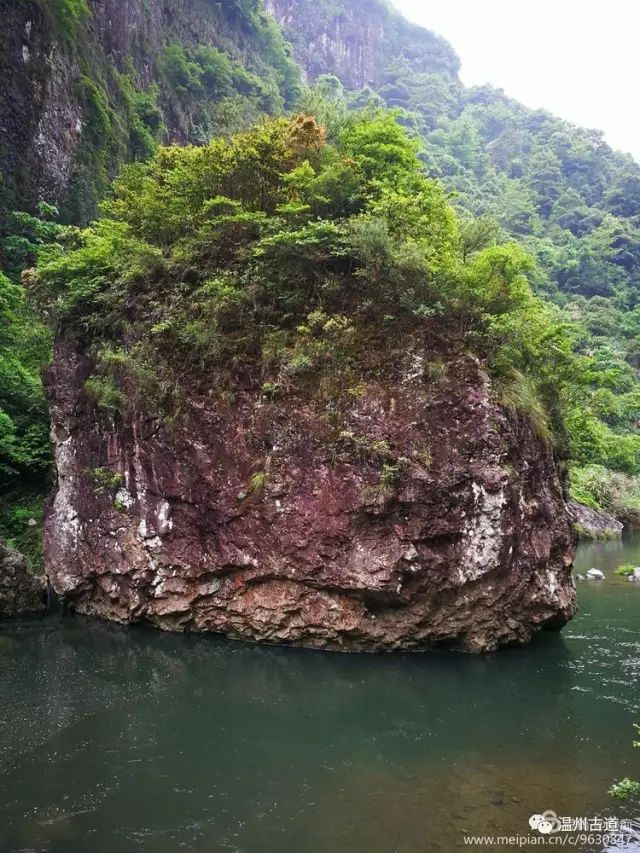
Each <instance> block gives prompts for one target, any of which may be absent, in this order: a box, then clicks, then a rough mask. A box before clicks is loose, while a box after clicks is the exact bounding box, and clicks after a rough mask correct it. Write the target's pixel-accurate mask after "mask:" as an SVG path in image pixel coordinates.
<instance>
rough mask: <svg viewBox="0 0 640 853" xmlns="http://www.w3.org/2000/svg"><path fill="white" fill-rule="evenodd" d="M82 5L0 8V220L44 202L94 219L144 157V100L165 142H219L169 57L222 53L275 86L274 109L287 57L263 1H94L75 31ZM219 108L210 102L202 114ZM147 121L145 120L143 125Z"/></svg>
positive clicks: (203, 100)
mask: <svg viewBox="0 0 640 853" xmlns="http://www.w3.org/2000/svg"><path fill="white" fill-rule="evenodd" d="M84 2H85V0H24V2H20V3H4V4H2V11H3V15H4V17H3V26H2V29H1V30H0V72H1V73H0V177H1V178H2V180H1V182H0V214H2V208H3V207H4V208H8V209H12V208H13V209H18V210H23V209H31V208H33V207H34V205H35V203H36V202H37V201H39V200H45V201H48V202H56V203H61V202H62V203H65V202H66V203H67V205H68V209H67V210H66V211H65V218H67V219H69V220H70V221H73V222H76V221H81V220H82V219H87V218H89V217H91V216H92V215H93V214H94V213H95V204H96V203H97V202H98V201H99V200H100V197H101V196H102V195H103V194H104V192H105V191H106V189H107V185H108V179H109V178H111V177H113V176H114V175H115V174H116V173H117V171H118V170H119V168H120V167H121V166H122V165H123V163H125V162H126V161H128V160H131V159H134V158H135V157H136V156H139V155H140V154H141V152H140V151H137V150H136V140H135V138H134V136H133V137H132V130H133V131H134V135H135V132H136V131H135V128H132V122H137V121H138V119H139V118H140V116H139V115H138V116H137V118H136V115H135V113H136V108H135V104H133V102H132V98H135V96H136V93H144V92H152V93H154V94H153V97H154V98H157V105H158V116H157V117H155V116H154V117H153V124H152V126H151V129H152V130H154V129H155V124H156V123H157V122H158V121H160V122H161V123H162V125H163V127H162V132H159V133H158V134H157V136H158V137H159V138H160V137H162V139H163V141H177V142H182V143H184V142H191V143H197V142H202V141H203V139H205V138H208V136H210V135H211V134H210V133H206V131H205V130H203V128H201V127H199V126H197V122H193V121H191V120H190V119H191V117H190V116H189V110H190V106H189V104H188V103H187V101H188V92H187V91H186V89H185V88H184V87H185V85H188V81H185V79H183V78H182V76H181V74H182V73H183V70H184V69H178V70H177V71H176V76H175V77H174V78H172V77H171V74H170V73H167V72H166V70H163V63H162V56H163V52H164V51H165V50H166V48H167V46H175V45H179V46H182V47H184V48H186V49H187V50H189V49H190V48H195V47H197V46H207V47H214V48H216V49H219V50H220V51H222V52H223V53H224V54H225V55H226V56H228V57H229V58H230V59H231V61H232V62H234V63H236V64H237V65H238V66H239V67H242V68H245V69H248V70H249V71H251V72H253V73H255V74H257V75H258V76H259V77H260V78H262V79H263V80H264V81H265V82H266V85H267V86H271V85H272V84H273V86H272V87H273V89H275V90H276V91H275V92H274V98H275V101H274V108H277V103H276V102H277V101H278V94H277V87H278V86H280V89H281V90H282V91H283V90H284V86H285V80H284V78H285V76H286V74H287V68H286V67H285V66H286V63H287V62H288V60H287V54H286V50H285V48H284V42H283V41H282V38H281V36H280V35H279V33H277V32H275V33H274V32H273V31H271V30H270V28H269V19H268V17H267V15H266V14H265V13H264V12H263V11H262V8H261V5H260V3H259V2H257V0H256V2H253V3H244V4H242V3H239V2H236V0H227V2H224V3H213V2H210V0H86V10H87V13H86V14H84V15H80V17H79V18H78V20H77V21H75V23H72V19H71V18H70V17H69V16H68V14H67V13H64V12H63V9H64V8H65V7H75V8H77V9H82V8H83V6H84ZM5 7H6V8H5ZM247 10H248V11H247ZM187 61H189V59H187ZM292 67H293V66H292ZM192 70H193V69H192ZM243 85H244V86H245V87H246V85H247V84H246V81H244V82H243ZM181 87H182V88H181ZM219 97H220V94H219V93H216V92H214V91H212V92H208V91H204V90H203V91H201V92H199V94H198V99H197V100H198V106H199V107H200V108H202V106H203V104H204V105H206V104H207V102H208V101H212V102H215V101H216V100H217V99H218V98H219ZM285 100H286V97H285ZM280 106H281V105H280ZM148 118H149V116H148V115H144V114H142V121H143V123H144V121H147V120H148ZM70 196H71V199H70Z"/></svg>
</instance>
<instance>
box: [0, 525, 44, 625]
mask: <svg viewBox="0 0 640 853" xmlns="http://www.w3.org/2000/svg"><path fill="white" fill-rule="evenodd" d="M44 608H45V591H44V582H43V580H42V578H39V577H36V576H35V575H33V574H31V572H30V571H29V570H28V569H27V563H26V561H25V559H24V557H23V556H22V554H19V553H18V551H14V550H13V549H12V548H8V547H7V546H6V545H5V544H4V542H2V540H0V618H9V617H13V616H25V615H28V614H31V613H42V612H43V611H44Z"/></svg>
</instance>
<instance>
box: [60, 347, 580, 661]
mask: <svg viewBox="0 0 640 853" xmlns="http://www.w3.org/2000/svg"><path fill="white" fill-rule="evenodd" d="M406 346H407V347H410V343H409V342H407V344H406ZM427 358H428V353H426V352H415V351H414V352H412V353H411V354H410V355H407V354H406V351H405V352H404V353H396V354H395V357H394V358H393V359H389V360H388V362H387V366H386V368H385V370H386V373H385V372H383V371H382V368H379V369H378V370H377V371H376V374H375V378H374V379H369V380H368V381H366V382H364V381H363V384H362V385H361V386H359V388H358V393H357V394H355V393H354V394H352V395H348V396H347V397H346V398H345V400H343V401H341V404H342V405H343V408H342V410H340V411H339V412H338V413H337V412H336V404H335V398H334V397H331V399H330V402H329V403H327V401H326V399H324V400H323V399H322V398H321V397H318V398H317V399H316V398H314V397H313V395H311V394H309V393H302V392H300V393H295V392H291V393H289V394H288V395H287V396H285V397H283V398H282V399H280V400H278V401H277V402H273V403H272V402H267V401H265V400H264V399H263V397H262V395H261V394H260V391H259V390H256V391H253V390H251V389H250V388H249V389H245V390H243V389H241V388H238V390H237V393H236V394H235V397H234V401H233V402H232V403H229V402H228V401H222V402H218V403H216V401H215V399H212V398H211V397H204V396H202V395H199V394H197V393H196V392H195V391H194V392H193V393H192V394H190V395H187V404H186V406H185V413H184V416H183V420H182V421H181V423H180V425H179V426H174V427H173V428H167V429H165V428H162V427H161V425H160V423H158V422H155V421H152V420H150V419H149V417H148V416H147V415H145V413H144V412H142V411H136V412H134V413H132V414H131V415H130V416H128V417H127V418H126V419H125V420H122V421H121V420H114V419H113V418H111V417H109V418H103V419H102V420H100V419H96V412H95V410H94V409H93V406H92V404H91V403H90V401H89V400H88V399H87V396H86V394H85V393H84V391H83V386H84V382H85V380H86V378H87V376H88V375H89V372H90V370H91V364H90V362H89V360H88V358H87V357H85V356H84V355H83V354H82V353H79V352H76V351H74V349H73V348H72V347H71V346H70V345H63V344H59V345H58V347H57V351H56V357H55V363H54V366H53V368H52V369H51V371H50V374H49V377H48V387H49V394H50V402H51V409H52V417H53V437H54V441H55V447H56V461H57V468H58V489H57V493H56V495H55V499H54V500H53V502H52V504H51V506H50V508H49V511H48V516H47V519H46V535H45V541H46V561H47V569H48V573H49V575H50V578H51V581H52V583H53V585H54V588H55V589H56V591H57V592H58V593H59V594H61V595H64V597H65V601H66V602H67V603H68V604H69V605H71V606H75V608H76V609H77V610H78V611H79V612H81V613H84V614H87V615H93V616H99V617H104V618H107V619H113V620H116V621H118V622H122V623H131V622H147V623H151V624H153V625H156V626H157V627H159V628H162V629H165V630H175V631H186V630H190V631H216V632H222V633H225V634H228V635H230V636H233V637H242V638H246V639H252V640H259V641H265V642H269V643H294V644H300V645H305V646H312V647H316V648H327V649H339V650H383V649H387V650H391V649H414V650H419V649H426V648H429V647H431V646H433V645H436V644H437V645H443V644H446V645H451V646H455V647H460V648H464V649H468V650H473V651H485V650H493V649H496V648H497V647H498V646H500V645H502V644H507V643H523V642H526V641H528V640H529V639H530V638H531V636H532V635H533V633H534V632H536V631H537V630H539V629H545V628H546V629H559V628H560V627H562V626H563V625H564V624H565V623H566V622H567V621H568V620H569V619H571V618H572V616H573V615H574V612H575V608H576V604H575V587H574V584H573V580H572V577H571V565H572V561H573V554H574V542H573V535H572V531H571V526H570V522H569V518H568V515H567V509H566V503H565V496H564V490H563V484H562V482H561V479H560V477H559V474H558V469H557V466H556V463H555V459H554V455H553V451H552V449H551V448H550V446H549V445H548V444H547V443H545V442H544V441H543V440H542V439H540V438H538V437H537V436H536V435H535V434H534V432H533V430H532V427H531V425H530V423H529V421H528V420H527V419H526V418H523V417H521V416H518V415H516V414H515V413H512V412H509V411H507V410H505V409H503V408H502V407H500V406H498V405H497V404H496V403H495V402H494V401H493V399H492V394H491V387H490V383H489V380H488V378H487V376H486V374H485V373H484V372H483V370H482V368H481V366H480V364H479V363H478V361H477V360H476V359H474V358H472V357H470V356H468V355H458V356H455V357H450V358H449V360H448V364H447V371H446V376H444V377H443V376H439V378H438V379H437V381H436V380H431V379H429V378H426V373H427V372H426V371H425V369H424V364H425V362H426V359H427ZM336 420H339V424H338V425H337V426H336ZM105 469H108V470H109V471H110V472H112V474H111V480H110V482H111V483H113V489H112V490H111V491H109V490H108V489H105V488H104V487H100V488H97V487H96V481H95V478H92V477H91V475H90V473H91V471H96V470H98V471H102V472H104V470H105ZM104 479H105V478H104V475H101V482H104Z"/></svg>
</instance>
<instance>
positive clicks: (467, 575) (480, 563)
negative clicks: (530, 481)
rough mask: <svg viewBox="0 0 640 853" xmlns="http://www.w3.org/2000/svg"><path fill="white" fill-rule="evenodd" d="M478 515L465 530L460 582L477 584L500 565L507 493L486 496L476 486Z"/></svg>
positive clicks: (501, 491) (475, 500) (476, 514)
mask: <svg viewBox="0 0 640 853" xmlns="http://www.w3.org/2000/svg"><path fill="white" fill-rule="evenodd" d="M472 488H473V498H474V504H475V511H474V512H473V515H472V516H471V518H470V519H469V520H468V521H467V523H466V525H465V529H464V538H463V551H462V559H461V566H460V581H461V582H462V583H464V582H465V581H470V580H477V578H480V577H482V576H483V575H486V574H487V573H488V572H490V571H492V570H493V569H496V568H498V565H499V563H500V548H501V545H502V510H503V508H504V506H505V504H506V503H507V497H506V495H505V493H504V489H500V490H499V491H497V492H494V493H491V492H487V490H486V489H485V487H484V486H483V485H482V484H481V483H473V486H472Z"/></svg>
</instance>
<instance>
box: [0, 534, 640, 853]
mask: <svg viewBox="0 0 640 853" xmlns="http://www.w3.org/2000/svg"><path fill="white" fill-rule="evenodd" d="M601 547H602V548H603V551H602V552H595V551H593V550H590V551H589V552H588V554H586V555H584V557H583V556H582V555H581V559H583V558H584V559H585V560H586V561H587V562H590V563H592V564H593V565H597V566H598V567H601V566H602V565H603V561H604V559H605V554H609V553H613V549H612V548H611V546H610V543H607V546H601ZM605 549H606V550H605ZM638 551H639V553H638V558H639V564H640V545H639V547H638ZM611 559H612V560H614V559H618V557H615V558H614V557H612V558H611ZM598 561H600V562H598ZM589 567H590V566H589ZM606 568H607V567H606V566H605V569H606ZM580 598H581V608H582V613H581V616H580V618H579V619H578V620H577V621H576V622H575V623H574V624H573V625H572V626H570V628H569V629H568V630H567V631H566V632H565V634H564V635H563V636H562V637H557V636H554V635H544V636H541V637H540V639H539V641H538V642H536V643H534V644H533V645H532V646H530V647H529V648H527V649H523V650H512V651H507V652H504V653H502V654H498V655H494V656H489V657H483V658H475V657H467V656H464V655H455V654H451V653H445V652H437V653H434V654H430V655H425V656H410V655H404V656H341V655H335V654H334V655H331V654H322V653H314V652H308V651H296V650H288V649H275V648H256V647H252V646H246V645H241V644H234V643H228V642H226V641H224V640H222V639H216V638H202V637H200V638H199V637H176V636H168V635H163V634H158V633H155V632H153V631H148V630H144V629H140V630H123V629H120V628H117V627H114V626H109V625H103V624H100V623H91V622H85V621H83V620H81V619H79V618H76V619H74V618H71V619H65V620H55V619H53V620H48V621H44V622H42V621H41V622H37V623H36V622H34V623H28V624H22V625H16V626H11V627H6V626H5V627H4V628H3V629H2V630H1V631H0V684H1V685H2V698H1V711H2V713H1V716H0V762H1V772H0V803H1V804H2V805H1V806H0V810H1V812H2V814H1V817H2V820H1V821H0V850H2V851H3V853H4V851H14V850H15V851H17V850H38V851H40V850H43V851H47V852H48V853H58V851H61V853H62V851H64V853H85V851H87V850H89V849H90V850H91V851H95V853H103V851H104V853H107V851H109V853H111V851H113V850H118V851H122V853H128V851H140V850H143V851H147V850H148V851H153V853H165V851H167V853H168V851H172V853H173V851H175V850H176V849H184V850H193V851H198V853H200V852H201V851H202V853H204V851H206V853H210V851H218V850H220V851H223V850H237V851H247V853H253V851H260V853H263V851H282V850H298V849H299V850H304V851H309V853H316V851H317V852H318V853H320V851H323V853H324V851H327V850H331V851H337V852H338V853H340V851H345V853H347V851H349V853H351V851H359V850H363V851H364V850H366V851H371V853H387V851H389V853H390V851H402V853H405V851H406V853H413V851H417V853H426V851H436V853H438V851H442V853H445V851H446V852H447V853H448V851H452V850H456V849H463V846H464V845H463V834H464V833H465V831H468V832H469V833H472V834H486V833H493V834H519V833H527V832H528V820H529V816H530V815H531V814H532V813H533V812H541V811H544V810H546V809H554V810H555V811H557V812H558V813H559V814H565V815H575V816H582V815H584V816H593V815H595V814H615V815H616V816H618V817H626V816H631V815H630V814H629V809H628V807H624V806H622V807H621V806H619V805H618V804H617V803H615V802H614V801H612V800H610V798H608V797H607V795H606V790H607V788H608V787H609V785H610V784H611V782H612V780H613V779H614V778H616V777H619V776H621V775H625V774H628V775H636V776H640V770H639V769H638V768H639V767H640V762H639V761H638V760H637V758H636V755H634V752H633V749H632V746H631V741H632V739H633V735H634V731H633V728H632V723H633V722H634V721H635V720H636V719H637V716H638V709H639V705H640V696H639V695H638V690H637V680H636V678H635V675H636V674H637V667H638V665H639V663H638V662H639V660H640V646H639V643H638V633H637V610H638V605H639V603H640V585H639V587H638V588H636V587H635V586H634V585H633V584H629V583H628V582H626V581H624V582H623V581H621V580H612V581H607V582H606V583H605V584H601V585H593V584H589V585H587V584H585V585H583V586H582V587H581V589H580ZM466 849H469V848H468V847H467V848H466Z"/></svg>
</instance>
